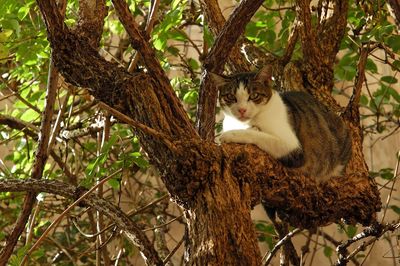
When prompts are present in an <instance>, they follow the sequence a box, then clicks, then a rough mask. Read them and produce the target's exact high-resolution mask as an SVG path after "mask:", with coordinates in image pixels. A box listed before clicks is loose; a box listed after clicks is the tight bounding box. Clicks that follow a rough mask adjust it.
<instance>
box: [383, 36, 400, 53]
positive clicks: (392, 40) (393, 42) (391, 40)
mask: <svg viewBox="0 0 400 266" xmlns="http://www.w3.org/2000/svg"><path fill="white" fill-rule="evenodd" d="M386 43H387V45H388V46H389V47H390V48H392V49H393V52H395V53H396V52H398V51H399V50H400V35H397V34H395V35H390V36H389V37H388V38H387V40H386Z"/></svg>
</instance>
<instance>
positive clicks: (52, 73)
mask: <svg viewBox="0 0 400 266" xmlns="http://www.w3.org/2000/svg"><path fill="white" fill-rule="evenodd" d="M52 62H53V60H51V63H50V67H49V74H48V83H47V92H46V105H45V108H44V112H43V116H42V117H43V118H42V123H41V125H40V135H39V144H38V147H37V150H36V154H35V161H34V164H33V167H32V172H31V178H32V179H40V178H41V177H42V174H43V170H44V166H45V164H46V161H47V158H48V151H47V148H48V143H49V137H50V130H51V121H52V117H53V109H54V102H55V99H56V95H57V81H58V71H57V70H56V68H55V67H54V65H53V63H52ZM35 198H36V194H35V193H32V192H29V193H27V195H26V196H25V199H24V203H23V208H22V211H21V214H20V216H19V217H18V220H17V222H16V224H15V227H14V229H13V231H12V232H11V234H10V236H9V237H8V238H7V241H6V244H5V247H4V248H3V249H2V250H1V252H0V265H5V264H6V263H7V261H8V259H9V258H10V256H11V254H12V252H13V250H14V247H15V245H16V244H17V241H18V239H19V237H20V235H21V234H22V232H23V231H24V229H25V226H26V223H27V221H28V218H29V216H30V214H31V211H32V208H33V206H34V205H35Z"/></svg>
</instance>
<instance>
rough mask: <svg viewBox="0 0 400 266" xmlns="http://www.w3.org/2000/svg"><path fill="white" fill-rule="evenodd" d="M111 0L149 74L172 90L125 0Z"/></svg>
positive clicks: (162, 85) (162, 86) (164, 86)
mask: <svg viewBox="0 0 400 266" xmlns="http://www.w3.org/2000/svg"><path fill="white" fill-rule="evenodd" d="M111 2H112V4H113V6H114V8H115V10H116V12H117V15H118V18H119V20H120V21H121V23H122V25H123V26H124V28H125V30H126V32H127V33H128V35H129V37H130V38H131V42H132V47H133V48H134V49H136V50H137V51H138V52H139V53H140V55H141V56H142V58H143V61H144V64H145V65H146V67H147V70H148V71H149V73H150V75H151V76H152V77H153V78H154V79H155V80H157V81H158V82H159V83H160V85H161V88H168V91H170V92H172V91H173V90H172V87H171V84H170V82H169V79H168V77H167V75H166V73H165V72H164V70H163V69H162V67H161V65H160V63H159V62H158V61H157V57H156V54H155V52H154V50H153V49H152V47H151V46H150V45H149V42H148V38H149V37H148V35H147V34H146V36H144V35H143V32H141V31H140V30H139V25H138V24H137V23H136V21H135V19H134V17H133V16H132V14H131V12H130V10H129V7H128V5H127V3H126V2H125V0H112V1H111Z"/></svg>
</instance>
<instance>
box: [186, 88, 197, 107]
mask: <svg viewBox="0 0 400 266" xmlns="http://www.w3.org/2000/svg"><path fill="white" fill-rule="evenodd" d="M198 97H199V93H198V92H197V91H195V90H191V91H188V92H187V93H186V94H185V95H184V96H183V101H184V102H185V103H187V104H193V105H194V104H196V103H197V99H198Z"/></svg>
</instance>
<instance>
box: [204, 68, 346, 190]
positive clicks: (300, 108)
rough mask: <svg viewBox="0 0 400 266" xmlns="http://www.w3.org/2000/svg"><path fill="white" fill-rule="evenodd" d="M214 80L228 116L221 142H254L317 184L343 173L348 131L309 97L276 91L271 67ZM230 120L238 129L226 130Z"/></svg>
mask: <svg viewBox="0 0 400 266" xmlns="http://www.w3.org/2000/svg"><path fill="white" fill-rule="evenodd" d="M212 78H213V80H214V82H215V83H216V85H217V87H218V88H219V90H220V97H219V100H220V104H221V107H222V109H223V111H224V113H225V116H226V117H228V119H227V120H225V121H224V126H223V127H224V132H223V133H222V134H221V137H220V140H221V142H236V143H248V144H255V145H257V146H258V147H259V148H260V149H262V150H264V151H266V152H267V153H269V154H270V155H272V156H273V157H274V158H276V159H278V160H280V161H281V162H282V163H283V164H284V165H285V166H287V167H293V168H298V170H299V171H300V172H301V173H303V174H305V175H307V176H312V177H315V178H316V180H317V181H318V182H323V181H326V180H328V179H329V178H330V177H332V176H338V175H340V174H341V173H342V170H343V169H344V167H345V166H346V164H347V162H348V160H349V159H350V157H351V138H350V133H349V131H348V129H347V127H346V125H345V124H344V123H343V122H342V120H341V119H340V118H339V117H338V116H337V115H335V114H334V113H332V112H330V111H329V110H328V109H327V108H325V107H324V106H323V105H322V104H320V103H318V102H317V101H316V100H315V99H314V98H313V97H312V96H311V95H309V94H307V93H305V92H294V91H292V92H283V93H278V92H277V91H275V90H273V89H272V85H271V83H272V81H271V76H270V74H269V73H268V69H267V70H266V69H262V70H261V71H260V72H259V73H258V74H255V73H240V74H237V75H233V76H230V77H223V76H218V75H215V74H212ZM232 119H233V120H235V119H236V122H238V123H239V127H238V128H240V129H234V128H232V127H230V128H229V129H233V130H228V131H226V128H228V127H229V126H230V125H228V124H227V123H228V121H229V120H230V121H232ZM240 124H241V125H240ZM246 126H247V129H243V128H246Z"/></svg>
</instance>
